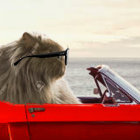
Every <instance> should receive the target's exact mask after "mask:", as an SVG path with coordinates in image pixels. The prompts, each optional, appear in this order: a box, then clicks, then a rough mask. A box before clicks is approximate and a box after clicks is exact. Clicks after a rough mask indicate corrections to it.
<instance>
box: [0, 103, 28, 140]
mask: <svg viewBox="0 0 140 140" xmlns="http://www.w3.org/2000/svg"><path fill="white" fill-rule="evenodd" d="M25 111H26V110H25V105H14V104H10V103H5V102H0V140H29V131H28V124H27V117H26V112H25Z"/></svg>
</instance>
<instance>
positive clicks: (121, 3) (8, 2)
mask: <svg viewBox="0 0 140 140" xmlns="http://www.w3.org/2000/svg"><path fill="white" fill-rule="evenodd" d="M0 2H1V4H0V45H3V44H7V43H10V42H13V41H14V40H17V39H19V38H20V37H21V36H22V34H23V33H24V32H28V31H29V32H39V33H42V34H46V35H47V36H49V37H50V38H52V39H53V40H55V41H57V42H58V43H59V44H61V45H62V46H63V47H64V48H67V47H69V48H70V56H71V57H134V58H135V57H140V53H139V52H140V0H4V1H2V0H0Z"/></svg>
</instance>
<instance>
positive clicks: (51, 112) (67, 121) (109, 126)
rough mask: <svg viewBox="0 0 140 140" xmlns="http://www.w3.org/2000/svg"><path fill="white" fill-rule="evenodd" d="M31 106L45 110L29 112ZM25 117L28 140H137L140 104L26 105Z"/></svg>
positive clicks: (139, 126) (138, 137) (138, 135)
mask: <svg viewBox="0 0 140 140" xmlns="http://www.w3.org/2000/svg"><path fill="white" fill-rule="evenodd" d="M31 107H36V108H39V107H41V108H42V107H44V108H45V109H46V110H45V111H44V112H34V113H29V111H28V109H29V108H31ZM32 115H33V116H32ZM27 116H28V121H29V122H30V125H29V126H30V134H31V140H37V139H39V138H40V139H51V140H55V139H61V140H66V139H67V140H71V139H72V140H91V139H98V140H101V139H108V140H113V139H114V140H117V139H122V140H132V139H133V140H139V139H140V133H139V132H140V124H139V122H140V105H120V106H118V107H108V106H103V105H102V104H82V105H50V104H46V105H28V106H27Z"/></svg>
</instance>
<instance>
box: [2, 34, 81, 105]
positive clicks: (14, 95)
mask: <svg viewBox="0 0 140 140" xmlns="http://www.w3.org/2000/svg"><path fill="white" fill-rule="evenodd" d="M60 51H63V48H62V47H61V46H60V45H59V44H58V43H56V42H55V41H53V40H51V39H48V38H43V37H42V36H41V35H38V34H30V33H27V32H25V33H24V34H23V35H22V37H21V38H20V39H19V40H17V41H15V42H13V43H11V44H8V45H5V46H2V47H0V64H1V66H0V101H6V102H10V103H14V104H26V103H37V104H44V103H52V104H80V103H81V102H80V101H79V100H78V98H76V97H75V96H74V94H73V93H72V91H71V89H70V88H69V86H68V84H67V82H66V81H65V80H64V78H63V75H64V73H65V69H66V67H65V62H64V58H63V57H59V58H58V57H52V58H35V57H34V58H25V59H23V60H22V61H21V62H20V63H19V64H18V65H17V66H14V65H13V64H14V62H16V61H17V60H18V59H20V58H21V57H24V56H28V55H36V54H47V53H52V52H60Z"/></svg>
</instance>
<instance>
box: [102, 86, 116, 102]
mask: <svg viewBox="0 0 140 140" xmlns="http://www.w3.org/2000/svg"><path fill="white" fill-rule="evenodd" d="M107 93H108V90H107V89H106V90H105V91H104V93H103V96H102V102H101V103H102V104H117V102H116V101H115V99H114V98H113V97H108V96H107V95H106V94H107Z"/></svg>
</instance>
